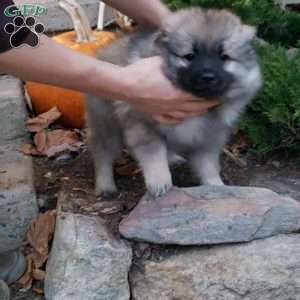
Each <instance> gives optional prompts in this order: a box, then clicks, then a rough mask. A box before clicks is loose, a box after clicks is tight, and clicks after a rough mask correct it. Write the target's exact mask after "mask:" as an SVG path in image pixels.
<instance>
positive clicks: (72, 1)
mask: <svg viewBox="0 0 300 300" xmlns="http://www.w3.org/2000/svg"><path fill="white" fill-rule="evenodd" d="M59 6H60V7H61V8H62V9H63V10H65V11H66V13H67V14H68V15H69V16H70V17H71V19H72V22H73V25H74V30H75V32H76V36H77V40H76V41H77V42H78V43H88V42H92V41H94V40H95V38H94V37H93V34H92V29H91V24H90V21H89V18H88V16H87V15H86V13H85V11H84V10H83V8H82V7H81V6H80V5H79V4H78V3H77V2H76V0H61V1H59Z"/></svg>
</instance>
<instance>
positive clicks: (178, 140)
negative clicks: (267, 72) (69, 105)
mask: <svg viewBox="0 0 300 300" xmlns="http://www.w3.org/2000/svg"><path fill="white" fill-rule="evenodd" d="M254 37H255V28H253V27H251V26H248V25H245V24H243V23H242V22H241V20H240V19H239V18H238V17H237V16H235V15H233V14H232V13H231V12H229V11H226V10H203V9H200V8H192V9H188V10H181V11H178V12H176V13H174V14H172V15H170V17H169V18H168V19H167V20H165V23H164V25H163V26H162V28H161V30H159V31H156V32H150V33H149V32H148V33H135V34H133V35H129V36H126V37H124V38H122V39H120V40H118V41H117V42H115V43H114V44H112V45H111V46H109V47H108V48H107V49H105V50H104V52H102V53H101V55H100V57H99V59H101V60H105V61H108V62H111V63H114V64H118V65H127V64H130V63H133V62H136V61H138V60H140V59H142V58H146V57H151V56H156V55H161V56H162V57H163V59H164V63H165V73H166V75H167V77H168V78H169V79H170V80H171V81H172V82H173V83H174V84H175V85H176V86H177V87H179V88H181V89H183V90H185V91H188V92H190V93H192V94H194V95H197V96H200V97H205V98H207V99H209V98H219V99H220V105H218V106H217V107H215V108H213V109H211V110H210V111H209V112H208V113H207V114H205V115H202V116H199V117H193V118H190V119H187V120H185V121H183V122H182V123H179V124H177V125H164V124H159V123H158V122H155V121H154V120H153V119H151V117H149V116H146V115H145V114H142V113H141V112H139V111H137V110H135V109H134V107H132V106H130V104H128V103H125V102H121V101H115V102H113V101H108V100H107V99H106V100H105V99H99V98H97V97H95V96H89V97H88V100H87V114H88V126H89V128H90V130H91V137H90V148H91V152H92V155H93V159H94V166H95V175H96V193H97V194H98V195H102V196H103V197H110V196H113V195H115V194H116V192H117V187H116V184H115V181H114V174H113V164H114V161H115V160H116V159H117V158H118V157H119V155H120V154H121V149H122V147H123V143H125V144H126V146H127V147H128V149H129V150H130V151H131V153H132V154H133V156H134V157H135V159H136V160H137V161H138V163H139V164H140V166H141V168H142V171H143V174H144V178H145V182H146V187H147V190H148V192H149V193H150V194H151V195H152V196H153V197H159V196H162V195H164V194H165V193H167V192H168V191H169V190H170V189H171V187H172V179H171V173H170V169H169V163H168V155H171V154H174V153H176V154H178V155H180V156H182V157H184V158H185V159H186V160H187V161H188V162H189V163H190V165H191V167H192V168H193V170H194V172H195V175H196V176H197V178H198V179H199V182H201V183H202V184H209V185H223V182H222V180H221V177H220V174H219V173H220V165H219V156H220V152H221V150H222V148H223V146H224V144H225V143H226V140H227V138H228V136H229V134H230V132H231V131H232V128H233V126H234V124H235V123H236V121H237V119H238V117H239V116H240V114H241V112H242V111H243V110H244V109H245V107H246V105H247V104H248V103H249V102H250V101H251V100H252V99H253V98H254V96H255V95H256V93H257V91H258V90H259V89H260V87H261V86H262V76H261V71H260V67H259V63H258V58H257V55H256V53H255V50H254V49H253V47H252V45H251V42H252V40H253V38H254ZM153 76H155V74H153ZM199 101H201V100H200V99H199Z"/></svg>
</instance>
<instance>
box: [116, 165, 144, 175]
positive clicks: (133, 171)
mask: <svg viewBox="0 0 300 300" xmlns="http://www.w3.org/2000/svg"><path fill="white" fill-rule="evenodd" d="M116 172H117V174H119V175H121V176H133V175H137V174H139V173H141V169H140V168H139V167H138V165H137V164H136V162H129V163H128V164H127V165H125V166H120V167H117V168H116Z"/></svg>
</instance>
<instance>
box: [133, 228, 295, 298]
mask: <svg viewBox="0 0 300 300" xmlns="http://www.w3.org/2000/svg"><path fill="white" fill-rule="evenodd" d="M130 279H131V287H132V289H131V290H132V298H133V299H134V300H153V299H159V300H175V299H178V300H179V299H180V300H275V299H276V300H299V299H300V235H299V234H295V235H280V236H277V237H272V238H269V239H266V240H257V241H253V242H251V243H248V244H239V245H227V246H215V247H213V248H210V249H203V248H202V249H201V248H192V249H181V250H178V251H177V252H176V255H173V256H171V257H169V258H167V259H165V260H163V261H160V262H151V261H147V262H146V263H145V266H144V272H141V271H140V270H133V271H132V272H131V276H130Z"/></svg>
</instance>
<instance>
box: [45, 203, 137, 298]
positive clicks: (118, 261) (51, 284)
mask: <svg viewBox="0 0 300 300" xmlns="http://www.w3.org/2000/svg"><path fill="white" fill-rule="evenodd" d="M70 200H71V199H70ZM131 258H132V250H131V248H130V246H129V245H128V244H127V242H126V241H124V240H120V239H117V238H116V237H114V236H113V235H112V234H111V233H110V231H109V229H108V228H107V227H106V226H105V222H104V221H103V220H102V219H101V218H100V217H96V216H85V215H81V214H74V213H71V212H62V211H61V210H60V209H59V211H58V215H57V222H56V230H55V236H54V242H53V246H52V250H51V254H50V258H49V261H48V263H47V275H46V279H45V296H46V299H47V300H83V299H84V300H129V299H130V289H129V283H128V272H129V269H130V266H131Z"/></svg>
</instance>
